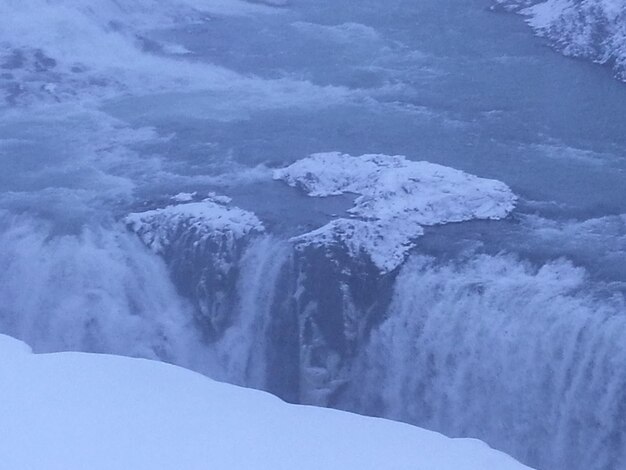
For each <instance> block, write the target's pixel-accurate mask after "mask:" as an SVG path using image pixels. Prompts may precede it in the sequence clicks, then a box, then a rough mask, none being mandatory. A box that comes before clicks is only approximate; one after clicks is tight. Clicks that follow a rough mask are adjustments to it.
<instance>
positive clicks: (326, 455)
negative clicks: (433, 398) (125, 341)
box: [0, 336, 528, 470]
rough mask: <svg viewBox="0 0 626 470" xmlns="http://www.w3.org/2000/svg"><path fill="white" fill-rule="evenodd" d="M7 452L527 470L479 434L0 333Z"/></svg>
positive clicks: (105, 469) (199, 463) (123, 461)
mask: <svg viewBox="0 0 626 470" xmlns="http://www.w3.org/2000/svg"><path fill="white" fill-rule="evenodd" d="M0 383H2V387H0V416H2V425H1V426H0V455H1V456H2V467H3V468H7V469H11V470H32V469H46V470H84V469H86V468H88V469H90V470H100V469H102V470H111V469H133V470H144V469H145V470H148V469H149V470H160V469H163V470H165V469H168V470H173V469H184V470H194V469H198V470H199V469H203V470H206V469H208V468H212V469H219V470H236V469H242V470H250V469H255V470H264V469H268V470H270V469H271V470H280V469H289V470H292V469H295V468H297V469H299V470H322V469H343V470H350V469H354V470H368V469H376V470H379V469H381V468H385V469H388V470H394V469H398V470H401V469H414V470H489V469H493V470H523V469H527V468H528V467H525V466H523V465H522V464H520V463H517V462H516V461H515V460H513V459H512V458H511V457H509V456H507V455H505V454H502V453H500V452H497V451H494V450H492V449H490V448H489V447H487V446H486V445H485V444H483V443H481V442H480V441H476V440H469V439H460V440H452V439H448V438H446V437H444V436H442V435H440V434H437V433H434V432H430V431H426V430H422V429H419V428H415V427H412V426H409V425H405V424H401V423H396V422H392V421H386V420H381V419H375V418H366V417H363V416H358V415H352V414H348V413H344V412H339V411H332V410H327V409H321V408H313V407H304V406H292V405H287V404H285V403H283V402H281V401H280V400H278V399H277V398H275V397H273V396H271V395H268V394H266V393H263V392H258V391H252V390H247V389H243V388H238V387H235V386H232V385H226V384H222V383H218V382H214V381H212V380H210V379H208V378H206V377H204V376H202V375H199V374H196V373H193V372H191V371H188V370H185V369H182V368H179V367H175V366H172V365H168V364H164V363H159V362H152V361H147V360H143V359H131V358H123V357H117V356H107V355H95V354H85V353H57V354H43V355H34V354H31V353H30V352H29V350H28V348H27V347H26V346H25V345H24V344H23V343H21V342H18V341H17V340H14V339H12V338H10V337H7V336H0Z"/></svg>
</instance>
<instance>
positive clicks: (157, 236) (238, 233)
mask: <svg viewBox="0 0 626 470" xmlns="http://www.w3.org/2000/svg"><path fill="white" fill-rule="evenodd" d="M184 196H191V195H181V194H179V195H176V196H174V198H172V199H174V200H175V199H178V198H183V199H184ZM191 197H193V196H191ZM229 203H230V199H229V198H226V197H224V196H215V195H214V196H212V197H209V198H207V199H204V200H202V201H198V202H189V203H183V204H172V205H169V206H167V207H164V208H161V209H153V210H149V211H145V212H136V213H132V214H129V215H128V216H126V218H125V222H126V224H127V226H128V227H129V228H130V229H131V230H132V231H133V232H135V233H136V234H137V235H139V237H140V238H141V240H142V241H143V242H144V243H145V244H146V245H147V246H148V247H149V248H150V249H152V250H153V251H155V252H156V253H161V252H162V251H163V248H164V247H165V246H167V245H168V244H169V243H170V241H171V240H173V239H174V238H176V236H177V235H178V234H180V233H186V234H192V235H193V236H194V238H195V239H197V240H198V241H200V240H202V239H203V238H208V237H211V238H215V237H222V238H224V239H228V240H230V241H234V240H238V239H241V238H243V237H244V236H246V235H248V234H249V233H252V232H258V233H260V232H263V231H264V230H265V228H264V227H263V223H262V222H261V221H260V220H259V219H258V217H257V216H256V215H255V214H253V213H252V212H248V211H245V210H243V209H240V208H238V207H234V206H230V205H229Z"/></svg>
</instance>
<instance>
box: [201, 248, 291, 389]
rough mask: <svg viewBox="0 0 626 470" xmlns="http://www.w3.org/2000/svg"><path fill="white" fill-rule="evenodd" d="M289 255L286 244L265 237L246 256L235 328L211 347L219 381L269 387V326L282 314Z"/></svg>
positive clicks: (242, 266)
mask: <svg viewBox="0 0 626 470" xmlns="http://www.w3.org/2000/svg"><path fill="white" fill-rule="evenodd" d="M290 251H291V250H290V247H289V245H288V244H287V243H286V242H281V241H278V240H275V239H274V238H273V237H271V236H263V237H261V238H258V239H256V240H254V241H253V242H252V243H251V244H250V246H249V247H248V248H247V249H246V251H245V253H244V254H243V256H242V258H241V261H240V264H239V270H240V275H239V281H238V283H237V303H236V305H235V308H234V311H233V324H232V325H231V326H230V327H229V328H228V329H227V330H226V332H225V333H224V335H223V336H222V338H220V339H219V341H218V342H217V343H215V344H213V345H212V346H211V349H212V351H213V353H212V354H213V355H214V356H215V357H216V358H217V370H216V371H215V373H214V376H215V377H216V378H219V379H220V380H224V381H227V382H229V383H234V384H237V385H245V386H248V387H253V388H259V389H265V388H266V387H267V377H266V375H267V372H268V361H267V356H268V352H269V351H268V346H269V345H268V341H269V338H268V335H269V326H270V321H271V320H272V319H273V318H275V317H276V315H277V314H278V313H279V310H278V309H275V304H274V302H275V300H276V289H277V288H278V287H279V284H280V283H279V278H280V275H281V274H283V273H282V270H283V269H284V268H285V265H286V263H287V262H288V260H289V256H290Z"/></svg>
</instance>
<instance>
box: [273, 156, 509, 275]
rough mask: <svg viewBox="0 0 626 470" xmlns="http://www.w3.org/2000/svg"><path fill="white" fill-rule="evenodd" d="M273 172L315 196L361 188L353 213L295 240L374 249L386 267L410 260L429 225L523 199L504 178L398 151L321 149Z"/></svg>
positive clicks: (498, 211) (496, 215)
mask: <svg viewBox="0 0 626 470" xmlns="http://www.w3.org/2000/svg"><path fill="white" fill-rule="evenodd" d="M274 178H275V179H277V180H282V181H285V182H286V183H287V184H289V185H290V186H293V187H297V188H300V189H302V190H303V191H304V192H305V193H307V194H308V195H309V196H312V197H326V196H333V195H339V194H344V193H354V194H357V195H358V197H357V198H356V200H355V205H354V207H352V208H351V209H349V210H348V213H349V215H350V216H351V217H353V218H352V219H349V218H340V219H336V220H333V221H331V222H330V223H329V224H327V225H325V226H323V227H321V228H319V229H317V230H314V231H312V232H310V233H307V234H304V235H302V236H300V237H297V238H296V239H295V241H296V243H298V244H304V245H313V246H328V245H330V244H334V243H338V244H340V245H343V246H345V247H346V248H347V250H348V252H349V253H350V254H351V255H352V256H358V255H359V254H362V253H365V254H366V255H368V256H369V257H370V258H371V260H372V262H374V264H375V265H376V266H377V267H378V268H379V269H380V271H381V272H389V271H392V270H393V269H395V268H396V267H398V266H399V265H400V264H401V263H402V262H403V261H404V259H405V258H406V256H407V254H408V252H409V250H410V249H411V248H412V247H413V246H414V240H415V239H416V238H417V237H419V236H421V235H422V234H423V226H429V225H437V224H445V223H450V222H462V221H467V220H472V219H502V218H504V217H506V216H507V215H508V214H509V213H510V212H511V211H512V210H513V208H514V206H515V202H516V196H515V195H514V194H513V193H512V192H511V190H510V189H509V188H508V186H506V185H505V184H504V183H502V182H500V181H496V180H490V179H484V178H479V177H477V176H473V175H470V174H467V173H464V172H462V171H459V170H455V169H453V168H449V167H445V166H441V165H437V164H433V163H429V162H415V161H411V160H408V159H406V158H405V157H403V156H397V155H396V156H389V155H362V156H360V157H353V156H350V155H346V154H341V153H338V152H332V153H318V154H314V155H312V156H310V157H309V158H305V159H303V160H299V161H297V162H295V163H294V164H292V165H290V166H288V167H286V168H282V169H278V170H276V171H275V172H274Z"/></svg>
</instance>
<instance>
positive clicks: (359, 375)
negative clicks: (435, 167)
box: [0, 0, 626, 470]
mask: <svg viewBox="0 0 626 470" xmlns="http://www.w3.org/2000/svg"><path fill="white" fill-rule="evenodd" d="M200 3H202V4H203V5H201V6H202V7H203V8H204V7H206V8H208V13H207V14H206V15H205V14H204V13H202V14H200V15H198V9H197V8H196V7H198V5H199V4H200ZM266 3H267V2H266ZM274 3H275V2H274ZM357 3H358V5H357ZM489 3H490V2H488V1H486V0H485V1H481V0H476V1H470V0H449V1H448V2H440V1H420V2H416V1H414V0H390V1H389V2H388V3H386V4H385V5H384V8H381V5H382V3H381V2H380V0H362V1H360V2H354V0H315V1H308V0H302V1H300V0H298V1H294V2H291V6H290V7H288V8H283V9H273V10H272V9H269V7H266V6H263V7H261V6H258V5H253V4H251V3H247V4H246V6H245V7H244V6H243V4H242V3H241V2H236V1H234V0H233V1H230V0H211V1H208V2H200V0H197V1H195V0H194V1H191V0H186V1H181V2H174V1H166V0H164V1H163V2H156V1H154V0H140V1H137V2H133V3H132V5H134V7H132V8H130V7H124V8H121V7H120V5H121V4H122V3H121V2H119V1H106V2H101V3H99V4H98V5H96V6H91V5H88V2H85V1H82V0H63V1H58V2H50V1H43V0H33V1H31V2H26V1H18V0H8V1H4V2H2V4H0V63H2V64H8V65H7V66H6V67H8V68H6V69H5V68H3V69H2V70H0V92H1V93H2V97H3V98H4V99H5V102H1V103H0V159H1V163H2V165H3V166H2V171H1V172H0V190H1V193H0V208H1V209H6V210H7V214H4V213H3V215H2V217H1V218H0V267H2V271H1V272H0V331H2V332H4V333H9V334H12V335H14V336H17V337H19V338H22V339H25V340H26V341H27V342H28V343H30V344H31V345H33V346H34V347H35V349H37V350H39V351H54V350H64V349H72V350H86V351H103V352H113V353H120V354H128V355H136V356H145V357H152V358H160V359H163V360H167V361H172V362H176V363H178V364H181V365H185V366H188V367H192V368H195V369H197V370H202V371H204V372H208V373H211V374H213V375H215V376H219V377H222V378H224V379H228V380H232V381H234V382H237V383H241V384H249V385H254V386H259V387H264V386H265V385H266V378H267V377H266V375H267V368H268V364H267V356H266V354H267V349H268V346H269V341H270V339H268V336H267V331H268V324H269V323H268V322H269V319H270V318H272V316H274V315H277V310H275V309H274V308H275V306H274V305H273V304H274V300H275V299H276V298H277V295H278V294H280V293H281V292H279V291H278V289H280V283H279V282H278V280H279V279H280V276H281V269H282V266H284V264H285V263H286V262H287V258H288V257H289V253H288V250H287V248H286V247H284V246H282V245H281V242H280V240H279V238H280V236H281V235H280V234H278V235H276V238H275V239H274V240H273V241H272V239H271V238H261V239H258V240H256V241H254V242H253V243H252V244H251V245H249V246H248V247H247V250H246V252H245V255H244V256H243V257H242V258H241V259H240V260H237V262H238V269H239V270H240V272H239V277H238V281H237V287H236V289H237V292H236V297H237V301H236V306H235V307H234V308H233V311H232V312H231V313H232V318H230V320H231V321H232V324H231V326H230V328H229V329H228V330H227V332H226V334H225V336H224V337H222V338H220V339H218V340H217V341H216V342H215V343H213V344H210V345H208V344H205V343H201V342H200V340H199V339H198V336H200V335H199V333H198V332H197V328H196V325H194V317H193V312H192V310H191V308H190V307H189V306H188V304H187V300H186V299H181V298H180V296H179V295H178V294H177V293H176V290H175V288H174V286H173V284H172V282H171V280H170V278H169V273H168V272H167V269H166V267H165V265H164V263H163V261H162V260H160V259H159V258H158V257H156V256H155V255H154V254H153V253H150V252H148V251H147V250H146V249H145V248H144V247H143V246H142V245H141V244H140V243H139V241H138V240H137V239H136V238H134V237H133V236H131V235H129V234H128V233H126V231H125V230H124V228H123V227H119V226H116V225H114V224H111V223H110V222H109V221H110V220H112V219H116V218H119V217H122V216H124V215H125V214H126V213H128V212H129V211H134V210H137V208H143V207H144V206H147V207H152V204H153V203H154V201H155V200H159V201H160V200H168V199H169V197H170V196H172V195H174V194H177V193H179V192H180V191H189V192H196V191H197V192H198V193H199V194H206V193H207V192H208V191H210V190H216V191H218V192H221V191H222V189H223V187H226V188H227V189H229V190H230V193H229V195H231V196H233V197H234V198H235V200H236V201H237V196H241V195H242V194H243V195H244V196H246V197H247V198H246V197H242V199H245V200H246V201H248V204H247V205H246V206H245V209H248V210H257V207H261V206H262V207H263V209H264V211H265V213H266V214H269V216H268V218H270V219H272V220H274V221H276V220H279V221H281V222H282V221H285V220H286V221H287V222H283V223H284V224H285V225H289V223H290V221H291V220H297V224H296V225H297V226H294V227H290V230H292V231H298V233H303V232H305V231H308V230H310V229H312V228H315V224H317V225H320V224H319V223H318V222H319V221H320V219H324V216H325V215H324V214H323V212H324V210H326V209H320V206H318V205H316V204H317V202H310V203H306V202H302V199H299V195H298V194H297V193H295V192H292V193H286V192H281V191H282V190H278V189H276V187H275V186H272V185H271V182H270V181H269V179H270V175H271V172H270V171H268V170H267V167H266V166H263V167H260V169H259V168H258V167H256V165H257V164H264V165H267V166H272V165H274V166H276V165H282V164H286V163H289V162H292V161H294V160H297V159H300V158H303V157H306V155H308V154H309V153H312V152H319V151H328V150H340V151H342V152H351V153H353V154H357V155H358V154H362V153H371V152H380V153H386V154H395V153H398V154H405V155H407V156H408V157H410V158H412V159H419V160H421V159H426V160H429V161H433V162H437V163H441V164H444V165H449V166H453V167H455V168H459V169H462V170H465V171H468V172H471V173H474V174H477V175H479V176H483V177H489V178H496V179H499V180H502V181H504V182H505V183H507V184H509V185H510V186H511V187H512V189H513V190H514V191H515V192H516V193H517V194H519V195H520V196H521V201H522V202H521V204H520V205H521V207H520V209H519V211H520V212H522V213H523V214H522V215H523V217H521V220H522V223H521V224H517V220H516V219H513V220H508V221H505V222H501V223H498V224H497V225H496V224H490V225H485V226H482V225H478V226H472V225H471V224H469V225H466V224H462V225H459V226H458V227H449V228H448V230H449V231H451V233H452V235H453V236H452V237H450V236H448V238H445V237H442V235H441V234H442V231H441V230H433V231H432V232H431V233H430V234H427V235H426V237H424V239H426V238H428V237H430V238H431V239H432V238H433V237H434V238H437V237H442V238H441V239H440V240H439V241H438V243H439V245H440V246H444V248H443V249H440V252H441V253H442V256H441V257H442V258H446V259H449V258H450V257H454V256H457V255H458V253H457V251H458V252H460V253H461V255H459V256H460V258H459V260H458V263H450V264H445V263H444V262H440V263H434V262H431V261H428V260H426V259H424V258H419V259H417V260H415V261H413V262H412V263H410V264H408V265H407V266H406V267H405V268H404V269H403V271H402V274H401V276H400V278H399V280H398V281H397V285H396V286H395V288H394V292H395V297H394V300H393V305H392V307H391V308H390V309H389V311H388V319H387V321H386V322H385V323H384V324H383V325H382V327H381V328H380V329H378V330H375V331H374V333H373V336H372V340H371V343H370V344H369V345H367V351H366V353H365V355H364V356H362V357H361V358H360V359H361V360H362V362H361V363H360V366H361V367H362V369H360V370H359V368H358V367H357V366H358V365H359V364H358V363H357V366H355V368H354V369H353V371H352V373H353V378H355V379H356V381H355V387H354V388H353V393H352V396H350V397H347V398H345V400H344V401H348V398H350V399H351V400H352V401H351V403H346V404H345V406H348V407H351V408H354V409H359V410H361V411H370V412H372V413H377V414H378V413H379V414H386V415H388V416H392V417H396V418H399V419H405V420H411V421H415V422H419V423H420V424H423V425H426V426H429V427H433V428H437V429H441V430H444V431H446V432H448V433H451V434H455V435H461V434H462V435H473V436H478V437H483V438H485V439H486V440H487V441H488V442H490V443H491V444H493V445H496V446H498V447H499V448H502V449H505V450H508V451H510V452H512V453H514V454H515V455H517V456H520V457H523V458H524V459H526V460H527V461H529V462H533V463H536V464H537V466H538V467H540V468H542V469H545V470H554V469H559V470H572V469H576V470H622V468H624V467H625V466H626V463H625V462H624V449H626V443H625V442H624V439H625V437H624V434H625V430H626V424H625V419H626V418H625V416H626V411H625V410H624V402H625V398H624V394H623V390H624V387H625V386H626V385H625V377H626V370H625V368H624V367H625V366H624V364H626V357H625V354H624V346H623V344H624V343H625V341H624V338H625V337H626V331H625V327H624V315H625V310H626V309H625V307H624V302H623V297H622V296H623V284H620V283H619V282H615V283H613V284H611V283H610V282H607V283H606V284H605V283H604V281H607V280H608V281H621V282H623V281H626V271H625V269H624V266H626V245H624V240H625V239H626V236H625V234H626V231H625V226H624V217H623V216H619V215H617V214H624V212H625V211H626V197H625V194H626V193H625V190H624V188H625V187H626V184H625V179H624V175H626V173H625V171H626V166H625V163H626V159H625V158H624V155H626V140H625V139H624V136H626V131H625V129H626V128H625V126H626V115H625V110H626V107H624V106H623V104H624V102H625V100H626V88H624V87H623V85H622V84H618V83H617V82H613V81H612V78H611V77H610V74H609V73H604V72H603V70H602V69H601V68H599V67H598V68H596V67H595V66H592V65H589V64H586V63H581V62H575V61H568V60H565V59H563V58H562V57H560V56H558V55H557V54H555V53H552V52H551V51H550V50H548V49H547V48H545V47H544V45H543V44H542V43H541V42H540V41H538V40H535V39H534V38H533V37H532V36H531V34H530V32H529V31H528V30H527V28H526V26H525V25H523V24H522V22H521V20H520V19H519V18H516V17H513V16H511V17H509V16H504V15H495V14H492V13H487V12H486V11H485V9H486V7H487V6H488V5H489ZM129 8H130V9H129ZM220 8H221V9H220ZM225 11H226V13H228V14H225ZM270 11H271V13H270ZM200 17H201V18H200ZM172 26H176V29H175V30H172V31H168V32H164V31H159V32H154V31H151V30H153V29H157V28H164V27H172ZM242 31H245V34H242ZM151 41H154V42H151ZM15 51H18V52H19V54H18V56H19V55H20V54H23V56H24V57H23V59H24V64H22V65H19V62H20V60H17V59H16V58H15V57H14V55H13V54H14V53H15ZM40 53H43V54H44V56H41V55H40ZM18 58H19V57H18ZM51 59H52V61H55V64H56V65H52V62H51ZM4 66H5V65H3V67H4ZM103 98H106V99H105V100H103ZM59 102H60V103H59ZM240 170H241V171H240ZM216 173H217V174H216ZM259 182H265V184H266V186H262V185H260V184H259V185H258V186H255V184H256V183H259ZM250 183H252V184H250ZM215 186H218V187H217V188H216V187H215ZM242 187H243V189H242ZM237 204H238V202H237ZM349 206H350V204H348V205H347V207H349ZM340 210H343V209H340ZM296 212H297V214H295V213H296ZM320 214H321V215H320ZM516 216H517V214H516ZM570 219H574V220H573V221H572V222H569V220H570ZM103 221H106V222H103ZM312 221H313V222H312ZM264 222H265V220H264ZM322 223H326V222H325V221H324V222H322ZM311 225H314V226H313V227H312V226H311ZM267 227H268V229H269V231H270V232H271V231H272V228H273V226H272V225H271V224H267ZM455 230H456V231H455ZM455 244H459V245H460V246H462V247H465V246H469V247H471V248H472V249H475V248H476V247H478V249H479V251H484V252H487V253H494V252H498V251H499V250H503V251H505V252H512V253H518V254H519V259H518V257H516V256H513V255H511V256H496V257H489V256H486V255H475V254H474V252H470V254H463V251H464V250H463V249H460V250H457V251H453V250H452V246H453V245H455ZM421 248H422V245H419V246H418V247H417V250H418V251H419V250H420V249H421ZM560 257H567V258H568V259H571V260H573V261H575V262H576V263H580V264H581V265H583V266H585V269H582V268H578V267H575V266H574V265H573V264H571V263H569V262H567V261H550V260H554V259H559V258H560ZM524 258H531V259H533V260H537V259H538V261H537V263H538V265H542V264H543V263H547V264H546V265H545V267H543V268H536V267H532V266H530V265H529V264H527V263H526V262H524V261H520V259H524ZM546 260H547V261H546ZM343 261H345V260H343ZM337 263H340V261H339V260H337ZM587 273H589V274H587ZM190 290H191V289H190ZM344 310H345V312H344V313H345V317H344V318H346V319H347V320H348V321H352V322H354V323H358V320H359V313H361V312H359V311H358V308H356V307H355V306H354V305H349V306H345V307H344ZM348 310H349V312H348ZM360 327H361V328H363V325H360ZM354 330H355V331H356V330H358V328H357V327H355V328H354ZM274 339H275V338H271V340H274ZM291 339H292V340H293V341H299V340H300V338H296V339H293V338H291ZM360 346H361V347H364V346H365V345H360ZM305 352H307V351H305ZM317 352H318V351H317V349H315V351H313V352H311V354H314V353H317ZM335 359H336V362H337V363H339V362H340V361H341V359H342V358H340V357H336V358H333V360H335ZM293 360H294V361H297V358H294V359H293ZM325 366H327V367H330V366H328V364H325ZM331 366H333V365H332V364H331ZM337 367H339V366H337ZM321 369H322V368H320V370H315V371H310V372H312V373H314V374H318V375H319V376H323V375H324V373H325V371H324V370H321ZM303 375H304V374H303ZM318 375H316V377H317V376H318ZM310 383H313V381H310ZM313 385H315V384H313ZM354 390H356V391H354ZM308 391H309V392H311V390H308ZM306 392H307V391H306V390H305V391H303V395H302V396H307V395H306ZM309 396H311V395H309Z"/></svg>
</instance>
